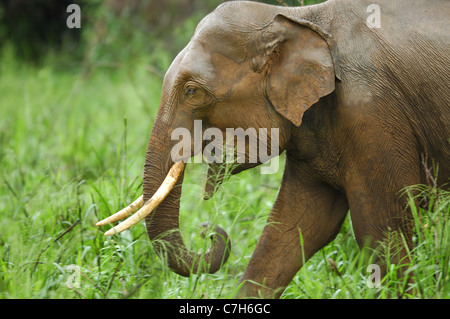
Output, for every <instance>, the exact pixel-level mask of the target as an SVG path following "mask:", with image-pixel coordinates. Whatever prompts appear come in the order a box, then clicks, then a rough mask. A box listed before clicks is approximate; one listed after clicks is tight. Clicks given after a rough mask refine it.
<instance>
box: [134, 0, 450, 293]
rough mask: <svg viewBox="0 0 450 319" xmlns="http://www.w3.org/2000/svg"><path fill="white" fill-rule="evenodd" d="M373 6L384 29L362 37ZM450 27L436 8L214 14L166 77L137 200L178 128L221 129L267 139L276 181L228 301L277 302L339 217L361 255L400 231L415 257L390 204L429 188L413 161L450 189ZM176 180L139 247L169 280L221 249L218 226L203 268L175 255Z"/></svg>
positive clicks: (227, 9)
mask: <svg viewBox="0 0 450 319" xmlns="http://www.w3.org/2000/svg"><path fill="white" fill-rule="evenodd" d="M374 3H375V4H379V6H380V9H381V28H374V29H371V28H369V27H368V26H367V23H366V21H367V18H368V16H369V15H370V14H371V13H370V12H367V7H368V6H369V5H370V4H374ZM449 16H450V2H449V1H446V0H442V1H440V0H434V1H420V0H417V1H410V0H406V1H400V0H399V1H379V0H368V1H364V0H360V1H354V0H352V1H350V0H332V1H328V2H326V3H323V4H320V5H314V6H308V7H296V8H287V7H277V6H269V5H265V4H260V3H254V2H244V1H237V2H229V3H225V4H223V5H221V6H219V7H218V8H217V9H216V10H215V11H213V12H212V13H211V14H210V15H208V16H207V17H205V18H204V19H203V20H202V21H201V22H200V23H199V25H198V26H197V28H196V31H195V33H194V35H193V37H192V39H191V41H190V42H189V43H188V45H187V46H186V47H185V49H184V50H183V51H181V52H180V53H179V55H178V56H177V57H176V59H175V60H174V61H173V63H172V65H171V67H170V68H169V70H168V71H167V74H166V76H165V79H164V83H163V90H162V96H161V104H160V108H159V111H158V115H157V118H156V120H155V123H154V126H153V129H152V133H151V137H150V140H149V145H148V151H147V157H146V162H145V171H144V184H143V192H144V199H145V200H148V199H149V198H150V197H151V196H152V195H153V194H154V192H155V191H156V190H157V188H158V187H159V185H160V184H161V182H162V180H163V179H164V177H165V176H166V174H167V172H168V171H169V168H170V167H171V165H172V163H173V162H172V159H171V156H170V151H171V149H172V147H173V146H174V145H175V144H176V143H177V142H178V141H172V140H171V133H172V131H173V130H174V129H175V128H178V127H185V128H188V129H189V130H193V124H194V122H193V121H194V120H195V119H201V120H202V121H203V129H206V128H208V127H217V128H220V129H221V130H223V134H224V135H225V129H226V128H238V127H241V128H244V129H246V128H249V127H253V128H256V129H257V130H258V128H273V127H276V128H279V129H280V142H279V149H280V152H282V151H285V152H286V167H285V172H284V175H283V179H282V183H281V187H280V190H279V194H278V196H277V199H276V202H275V204H274V206H273V209H272V211H271V214H270V216H269V220H268V224H267V226H266V227H265V229H264V230H263V233H262V235H261V237H260V239H259V241H258V244H257V246H256V248H255V251H254V253H253V255H252V257H251V260H250V262H249V264H248V266H247V268H246V270H245V272H244V274H243V276H242V278H241V279H240V281H239V283H242V286H241V289H240V291H239V294H238V297H256V296H263V297H279V296H280V295H281V294H282V292H283V290H284V288H285V287H286V286H287V285H288V284H289V282H290V281H291V280H292V278H293V276H294V275H295V274H296V273H297V271H298V270H299V269H300V268H301V266H302V265H303V262H304V260H303V257H302V256H304V257H305V260H307V259H308V258H310V257H311V256H312V255H313V254H314V253H315V252H317V251H318V250H319V249H321V248H322V247H323V246H324V245H326V244H328V243H329V242H330V241H331V240H332V239H333V238H334V237H335V236H336V234H337V233H338V231H339V229H340V227H341V224H342V222H343V220H344V218H345V216H346V214H347V212H348V209H350V211H351V220H352V225H353V230H354V234H355V238H356V241H357V242H358V244H359V245H360V246H362V245H363V244H365V243H369V244H370V245H372V246H374V247H376V246H377V244H379V243H380V242H382V241H385V240H386V239H387V238H388V237H389V238H391V239H392V238H396V236H397V237H399V236H398V234H400V233H401V234H402V236H404V238H405V240H406V242H407V245H408V246H409V248H412V223H411V212H410V211H409V210H408V209H407V208H406V201H405V199H404V197H402V196H400V193H399V192H401V190H402V189H403V188H404V187H406V186H409V185H415V184H419V183H426V182H427V181H426V176H425V172H424V169H423V167H422V163H421V161H422V155H424V156H427V158H428V165H430V166H431V161H434V163H436V164H438V165H439V176H438V183H439V184H440V185H441V184H444V183H447V182H448V179H449V177H450V149H449V137H450V127H449V126H450V125H449V123H450V110H449V102H450V89H449V83H450V78H449V76H450V70H449V66H450V53H449V49H448V48H449V47H450V38H449V37H450V28H449V24H448V17H449ZM191 155H194V152H193V154H191ZM255 165H257V164H242V165H240V166H239V167H238V168H237V169H236V170H235V171H234V173H238V172H239V171H242V170H244V169H248V168H250V167H252V166H255ZM211 168H212V169H211V170H210V172H211V171H213V169H214V168H215V167H214V165H211ZM209 180H210V181H214V178H211V176H210V178H209ZM182 181H183V178H182V177H181V178H180V180H179V181H178V183H177V185H176V187H175V188H174V189H173V191H172V192H171V193H170V194H169V196H168V197H167V198H166V200H165V201H164V202H163V203H162V204H161V205H160V206H159V207H158V208H157V209H156V210H155V211H154V212H153V213H152V214H151V215H150V216H149V217H147V219H146V225H147V230H148V234H149V237H150V239H151V241H152V243H153V247H154V248H155V250H156V251H157V252H158V253H159V254H160V255H161V256H162V257H163V258H164V260H166V261H167V263H168V265H169V267H170V268H171V269H173V270H174V271H175V272H177V273H178V274H181V275H184V276H188V275H189V274H191V273H193V272H194V273H196V272H200V271H206V272H214V271H217V270H218V269H219V268H220V266H221V264H222V263H223V261H224V260H226V257H227V256H228V253H229V251H228V249H227V248H226V247H227V246H226V244H225V241H228V238H227V236H226V233H225V232H224V231H223V230H222V229H221V228H217V232H219V233H220V234H221V236H215V237H213V238H212V241H213V243H212V244H213V245H212V248H211V249H210V251H209V252H207V253H206V255H205V256H202V255H201V254H199V253H194V252H192V251H190V250H189V249H187V248H186V246H185V244H184V243H183V240H182V238H181V236H180V233H179V207H180V206H179V205H180V203H179V202H180V195H181V191H182V189H181V186H182ZM218 183H220V181H219V182H218ZM213 188H215V187H214V185H213V187H212V188H211V187H209V188H208V187H207V190H208V191H209V192H210V193H212V192H211V189H213ZM211 195H212V194H211ZM274 225H276V227H274ZM299 230H301V234H302V237H303V246H301V244H300V243H301V241H300V238H299V233H300V231H299ZM396 234H397V235H396ZM240 240H244V239H243V238H241V239H240ZM228 248H229V246H228ZM224 254H225V255H226V256H225V257H224V258H223V255H224ZM404 257H405V258H406V261H407V256H406V250H405V248H401V247H400V248H399V249H397V250H396V251H392V257H391V258H397V259H400V258H404ZM205 260H206V261H207V262H208V263H207V264H208V265H207V266H202V264H204V263H203V261H205ZM249 280H251V281H252V282H253V283H252V282H250V281H249ZM255 282H256V283H261V284H262V283H264V285H257V284H254V283H255Z"/></svg>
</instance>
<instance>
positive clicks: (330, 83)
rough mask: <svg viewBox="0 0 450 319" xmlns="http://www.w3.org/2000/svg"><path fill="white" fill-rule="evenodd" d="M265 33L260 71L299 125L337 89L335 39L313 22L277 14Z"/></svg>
mask: <svg viewBox="0 0 450 319" xmlns="http://www.w3.org/2000/svg"><path fill="white" fill-rule="evenodd" d="M261 31H262V35H261V38H260V40H259V41H260V42H259V43H260V44H261V46H260V54H258V55H256V56H255V57H254V58H253V60H252V63H253V68H254V71H256V72H266V73H267V96H268V98H269V100H270V102H271V103H272V105H273V106H274V108H275V109H276V110H277V112H278V113H280V114H281V115H283V116H284V117H285V118H286V119H288V120H289V121H291V122H292V123H293V124H295V125H296V126H299V125H300V124H301V123H302V117H303V113H304V112H305V111H306V110H308V109H309V108H310V107H311V106H312V105H313V104H314V103H316V102H317V101H318V100H319V99H320V98H321V97H322V96H325V95H328V94H330V93H331V92H333V91H334V88H335V68H334V63H333V57H332V51H333V50H332V47H331V46H332V41H331V37H330V36H329V35H328V34H327V33H326V32H324V31H322V30H320V28H319V27H318V26H316V25H314V24H312V23H311V22H309V21H306V20H301V19H293V18H289V17H286V16H284V15H277V16H276V17H275V18H274V20H273V21H272V22H271V23H270V24H269V25H267V26H266V27H265V28H264V29H263V30H261Z"/></svg>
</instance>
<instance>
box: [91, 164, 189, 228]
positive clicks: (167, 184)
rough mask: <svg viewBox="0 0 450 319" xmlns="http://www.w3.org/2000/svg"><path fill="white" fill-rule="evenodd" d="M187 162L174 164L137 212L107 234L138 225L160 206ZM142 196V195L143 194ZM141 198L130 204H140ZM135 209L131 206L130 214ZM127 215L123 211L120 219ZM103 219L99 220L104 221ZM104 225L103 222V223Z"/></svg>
mask: <svg viewBox="0 0 450 319" xmlns="http://www.w3.org/2000/svg"><path fill="white" fill-rule="evenodd" d="M185 165H186V164H185V163H184V162H178V163H175V164H173V165H172V167H171V168H170V170H169V173H168V174H167V176H166V178H165V179H164V181H163V182H162V184H161V186H160V187H159V188H158V190H157V191H156V193H155V194H154V195H153V196H152V197H151V198H150V199H149V200H148V201H147V202H146V203H145V204H144V205H143V206H142V207H141V208H140V209H139V210H138V211H137V212H136V213H134V214H133V215H132V216H131V217H129V218H128V219H126V220H125V221H124V222H123V223H120V224H119V225H117V226H116V227H114V228H111V229H110V230H108V231H107V232H106V233H105V236H111V235H114V234H118V233H121V232H123V231H124V230H127V229H128V228H130V227H132V226H134V225H136V224H137V223H139V222H140V221H141V220H143V219H144V218H145V217H146V216H147V215H148V214H150V213H151V212H152V211H153V210H154V209H155V208H156V207H158V205H159V204H161V202H162V201H163V200H164V199H165V198H166V197H167V195H169V193H170V191H171V190H172V188H173V187H174V186H175V184H176V182H177V180H178V178H179V177H180V175H181V173H182V172H183V169H184V166H185ZM141 197H142V196H141ZM138 201H139V198H138V199H137V200H136V201H135V202H134V203H133V204H131V205H130V206H132V205H134V204H135V203H136V202H137V203H138V204H139V202H138ZM130 206H128V207H126V208H125V210H126V209H128V208H129V207H130ZM133 209H135V210H136V207H134V208H131V209H129V210H128V211H127V213H128V215H129V214H131V211H132V210H133ZM119 213H121V211H120V212H118V213H116V214H114V215H112V216H111V217H109V218H112V217H114V216H115V215H117V214H119ZM128 215H125V214H124V213H121V214H120V216H123V217H121V218H120V219H122V218H124V217H126V216H128ZM109 218H107V219H106V220H108V219H109ZM116 218H117V217H115V218H113V220H119V219H116ZM102 222H103V221H101V222H99V223H102ZM97 224H98V223H97ZM101 225H103V223H102V224H101Z"/></svg>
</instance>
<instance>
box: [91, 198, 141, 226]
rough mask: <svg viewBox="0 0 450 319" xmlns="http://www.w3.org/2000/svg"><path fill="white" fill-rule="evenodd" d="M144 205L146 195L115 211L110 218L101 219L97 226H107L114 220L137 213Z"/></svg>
mask: <svg viewBox="0 0 450 319" xmlns="http://www.w3.org/2000/svg"><path fill="white" fill-rule="evenodd" d="M142 205H144V195H141V196H140V197H139V198H138V199H136V200H135V201H134V202H133V203H131V204H130V205H128V206H127V207H125V208H124V209H122V210H120V211H119V212H117V213H115V214H114V215H111V216H109V217H108V218H105V219H103V220H101V221H99V222H98V223H97V224H95V225H96V226H105V225H108V224H111V223H114V222H117V221H119V220H122V219H124V218H125V217H128V216H130V215H131V214H133V213H135V212H136V211H137V210H138V209H139V208H141V207H142Z"/></svg>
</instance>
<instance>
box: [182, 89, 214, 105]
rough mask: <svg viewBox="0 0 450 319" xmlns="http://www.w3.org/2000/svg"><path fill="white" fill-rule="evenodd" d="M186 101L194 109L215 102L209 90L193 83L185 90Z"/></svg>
mask: <svg viewBox="0 0 450 319" xmlns="http://www.w3.org/2000/svg"><path fill="white" fill-rule="evenodd" d="M184 99H185V101H186V103H188V104H189V105H191V106H192V107H194V108H198V107H203V106H207V105H210V104H211V103H212V101H213V100H214V99H213V97H212V96H211V94H210V93H209V92H208V91H207V90H205V89H203V88H201V87H199V86H197V85H192V84H191V83H188V84H187V85H186V86H185V88H184Z"/></svg>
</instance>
